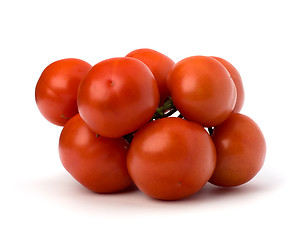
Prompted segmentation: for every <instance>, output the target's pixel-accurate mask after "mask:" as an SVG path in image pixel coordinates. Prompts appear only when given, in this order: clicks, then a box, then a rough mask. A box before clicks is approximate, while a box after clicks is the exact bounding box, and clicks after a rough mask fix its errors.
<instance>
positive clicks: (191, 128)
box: [127, 117, 216, 200]
mask: <svg viewBox="0 0 304 240" xmlns="http://www.w3.org/2000/svg"><path fill="white" fill-rule="evenodd" d="M215 164H216V151H215V148H214V145H213V142H212V140H211V137H210V136H209V135H208V133H207V132H206V131H205V129H204V128H203V127H202V126H201V125H199V124H197V123H193V122H189V121H187V120H184V119H181V118H176V117H170V118H162V119H159V120H156V121H152V122H150V123H148V124H147V125H145V126H144V127H143V128H141V129H140V130H139V131H137V132H136V133H135V136H134V138H133V140H132V142H131V145H130V149H129V152H128V156H127V167H128V171H129V174H130V176H131V178H132V179H133V181H134V183H135V185H136V186H137V187H138V188H139V189H140V190H141V191H142V192H144V193H145V194H147V195H148V196H150V197H153V198H156V199H161V200H177V199H182V198H184V197H187V196H190V195H191V194H194V193H195V192H197V191H199V190H200V189H201V188H202V187H203V186H204V185H205V184H206V182H207V181H208V180H209V178H210V177H211V175H212V173H213V170H214V168H215Z"/></svg>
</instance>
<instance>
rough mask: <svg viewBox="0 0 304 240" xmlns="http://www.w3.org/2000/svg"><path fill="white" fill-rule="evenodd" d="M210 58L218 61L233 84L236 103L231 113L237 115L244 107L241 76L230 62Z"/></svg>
mask: <svg viewBox="0 0 304 240" xmlns="http://www.w3.org/2000/svg"><path fill="white" fill-rule="evenodd" d="M212 58H214V59H216V60H217V61H219V62H220V63H221V64H223V65H224V67H225V68H226V69H227V71H228V72H229V74H230V76H231V78H232V80H233V82H234V84H235V87H236V92H237V98H236V103H235V107H234V109H233V112H236V113H238V112H240V111H241V109H242V107H243V105H244V99H245V92H244V86H243V81H242V78H241V75H240V73H239V72H238V70H237V69H236V68H235V67H234V66H233V65H232V64H231V63H230V62H228V61H226V60H225V59H223V58H220V57H212Z"/></svg>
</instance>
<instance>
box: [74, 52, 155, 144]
mask: <svg viewBox="0 0 304 240" xmlns="http://www.w3.org/2000/svg"><path fill="white" fill-rule="evenodd" d="M158 104H159V92H158V89H157V84H156V81H155V79H154V77H153V74H152V73H151V71H150V70H149V68H148V67H147V66H146V65H145V64H144V63H142V62H141V61H139V60H137V59H134V58H129V57H124V58H111V59H108V60H104V61H102V62H100V63H98V64H96V65H95V66H93V67H92V69H91V70H90V71H89V73H88V74H87V76H86V77H85V79H84V80H83V81H82V82H81V84H80V87H79V92H78V108H79V113H80V115H81V117H82V118H83V120H84V121H85V122H86V123H87V124H88V126H89V127H90V128H91V129H92V131H94V132H95V133H98V134H100V135H101V136H104V137H112V138H116V137H120V136H123V135H125V134H128V133H131V132H133V131H135V130H137V129H138V128H140V127H141V126H142V125H143V124H145V123H146V122H148V121H149V120H150V119H151V118H152V116H153V114H154V113H155V111H156V109H157V106H158Z"/></svg>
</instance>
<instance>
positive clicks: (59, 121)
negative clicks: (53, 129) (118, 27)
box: [35, 58, 92, 126]
mask: <svg viewBox="0 0 304 240" xmlns="http://www.w3.org/2000/svg"><path fill="white" fill-rule="evenodd" d="M91 67H92V66H91V65H90V64H88V63H87V62H85V61H82V60H80V59H75V58H67V59H62V60H59V61H56V62H53V63H52V64H50V65H49V66H47V67H46V68H45V69H44V71H43V72H42V74H41V76H40V78H39V80H38V82H37V85H36V89H35V100H36V103H37V106H38V108H39V110H40V112H41V113H42V115H43V116H44V117H45V118H46V119H47V120H48V121H50V122H51V123H53V124H56V125H59V126H63V125H64V124H65V123H66V122H67V121H68V119H69V118H71V117H73V116H74V115H75V114H77V113H78V109H77V91H78V86H79V83H80V81H81V80H82V79H83V78H84V76H85V75H86V74H87V72H88V71H89V70H90V68H91Z"/></svg>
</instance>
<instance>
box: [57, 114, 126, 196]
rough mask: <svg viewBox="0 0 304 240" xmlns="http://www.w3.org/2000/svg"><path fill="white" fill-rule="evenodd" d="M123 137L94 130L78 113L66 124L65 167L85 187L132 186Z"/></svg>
mask: <svg viewBox="0 0 304 240" xmlns="http://www.w3.org/2000/svg"><path fill="white" fill-rule="evenodd" d="M128 147H129V146H128V143H127V142H126V141H125V140H124V138H116V139H112V138H105V137H102V136H98V135H96V134H95V133H94V132H92V131H91V130H90V129H89V128H88V126H87V125H86V123H85V122H84V121H83V120H82V119H81V117H80V116H79V114H77V115H75V116H74V117H73V118H71V119H70V120H69V121H68V122H67V123H66V124H65V126H64V127H63V129H62V132H61V135H60V139H59V156H60V159H61V162H62V164H63V166H64V168H65V169H66V170H67V171H68V172H69V173H70V174H71V175H72V176H73V177H74V178H75V179H76V180H77V181H78V182H79V183H80V184H82V185H83V186H85V187H86V188H87V189H89V190H91V191H93V192H97V193H112V192H118V191H121V190H123V189H125V188H127V187H128V186H130V185H131V183H132V180H131V178H130V176H129V173H128V171H127V165H126V157H127V152H128Z"/></svg>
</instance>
